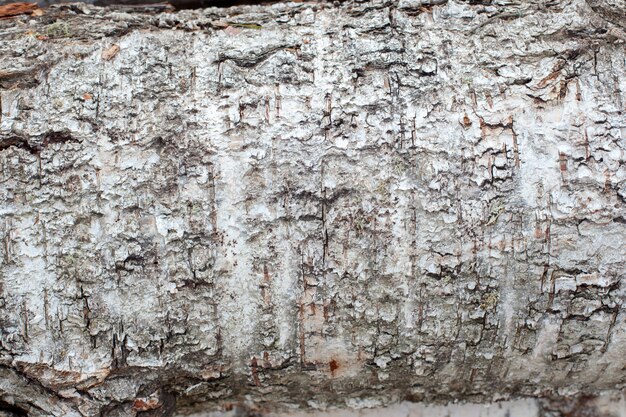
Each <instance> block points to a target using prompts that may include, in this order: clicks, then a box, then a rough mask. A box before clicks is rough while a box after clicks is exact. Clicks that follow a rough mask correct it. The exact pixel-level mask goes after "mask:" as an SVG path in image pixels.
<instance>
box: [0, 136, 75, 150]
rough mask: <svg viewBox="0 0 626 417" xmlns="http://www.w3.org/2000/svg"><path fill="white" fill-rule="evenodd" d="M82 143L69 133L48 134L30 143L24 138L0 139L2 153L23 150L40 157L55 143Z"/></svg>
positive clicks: (10, 137) (9, 137)
mask: <svg viewBox="0 0 626 417" xmlns="http://www.w3.org/2000/svg"><path fill="white" fill-rule="evenodd" d="M67 142H80V140H78V139H76V138H75V137H73V136H72V135H71V134H70V133H68V132H55V131H53V132H48V133H45V134H44V135H42V136H40V137H38V138H35V139H34V140H32V141H29V139H28V138H26V137H24V136H18V135H13V136H8V137H4V138H3V137H0V152H1V151H4V150H6V149H8V148H10V147H15V148H19V149H23V150H25V151H27V152H29V153H31V154H33V155H39V154H40V153H41V151H42V150H43V149H45V148H46V147H47V146H48V145H51V144H55V143H67Z"/></svg>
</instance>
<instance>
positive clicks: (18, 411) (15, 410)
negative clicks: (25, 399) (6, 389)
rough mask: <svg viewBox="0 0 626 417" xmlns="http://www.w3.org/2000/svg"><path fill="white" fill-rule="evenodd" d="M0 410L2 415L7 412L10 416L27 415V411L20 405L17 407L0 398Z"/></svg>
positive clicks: (19, 416)
mask: <svg viewBox="0 0 626 417" xmlns="http://www.w3.org/2000/svg"><path fill="white" fill-rule="evenodd" d="M0 411H1V412H3V415H5V414H9V415H10V416H12V417H21V416H24V417H26V416H28V411H26V410H25V409H23V408H22V407H19V406H17V405H15V404H9V403H8V402H6V401H3V400H2V399H0Z"/></svg>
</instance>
